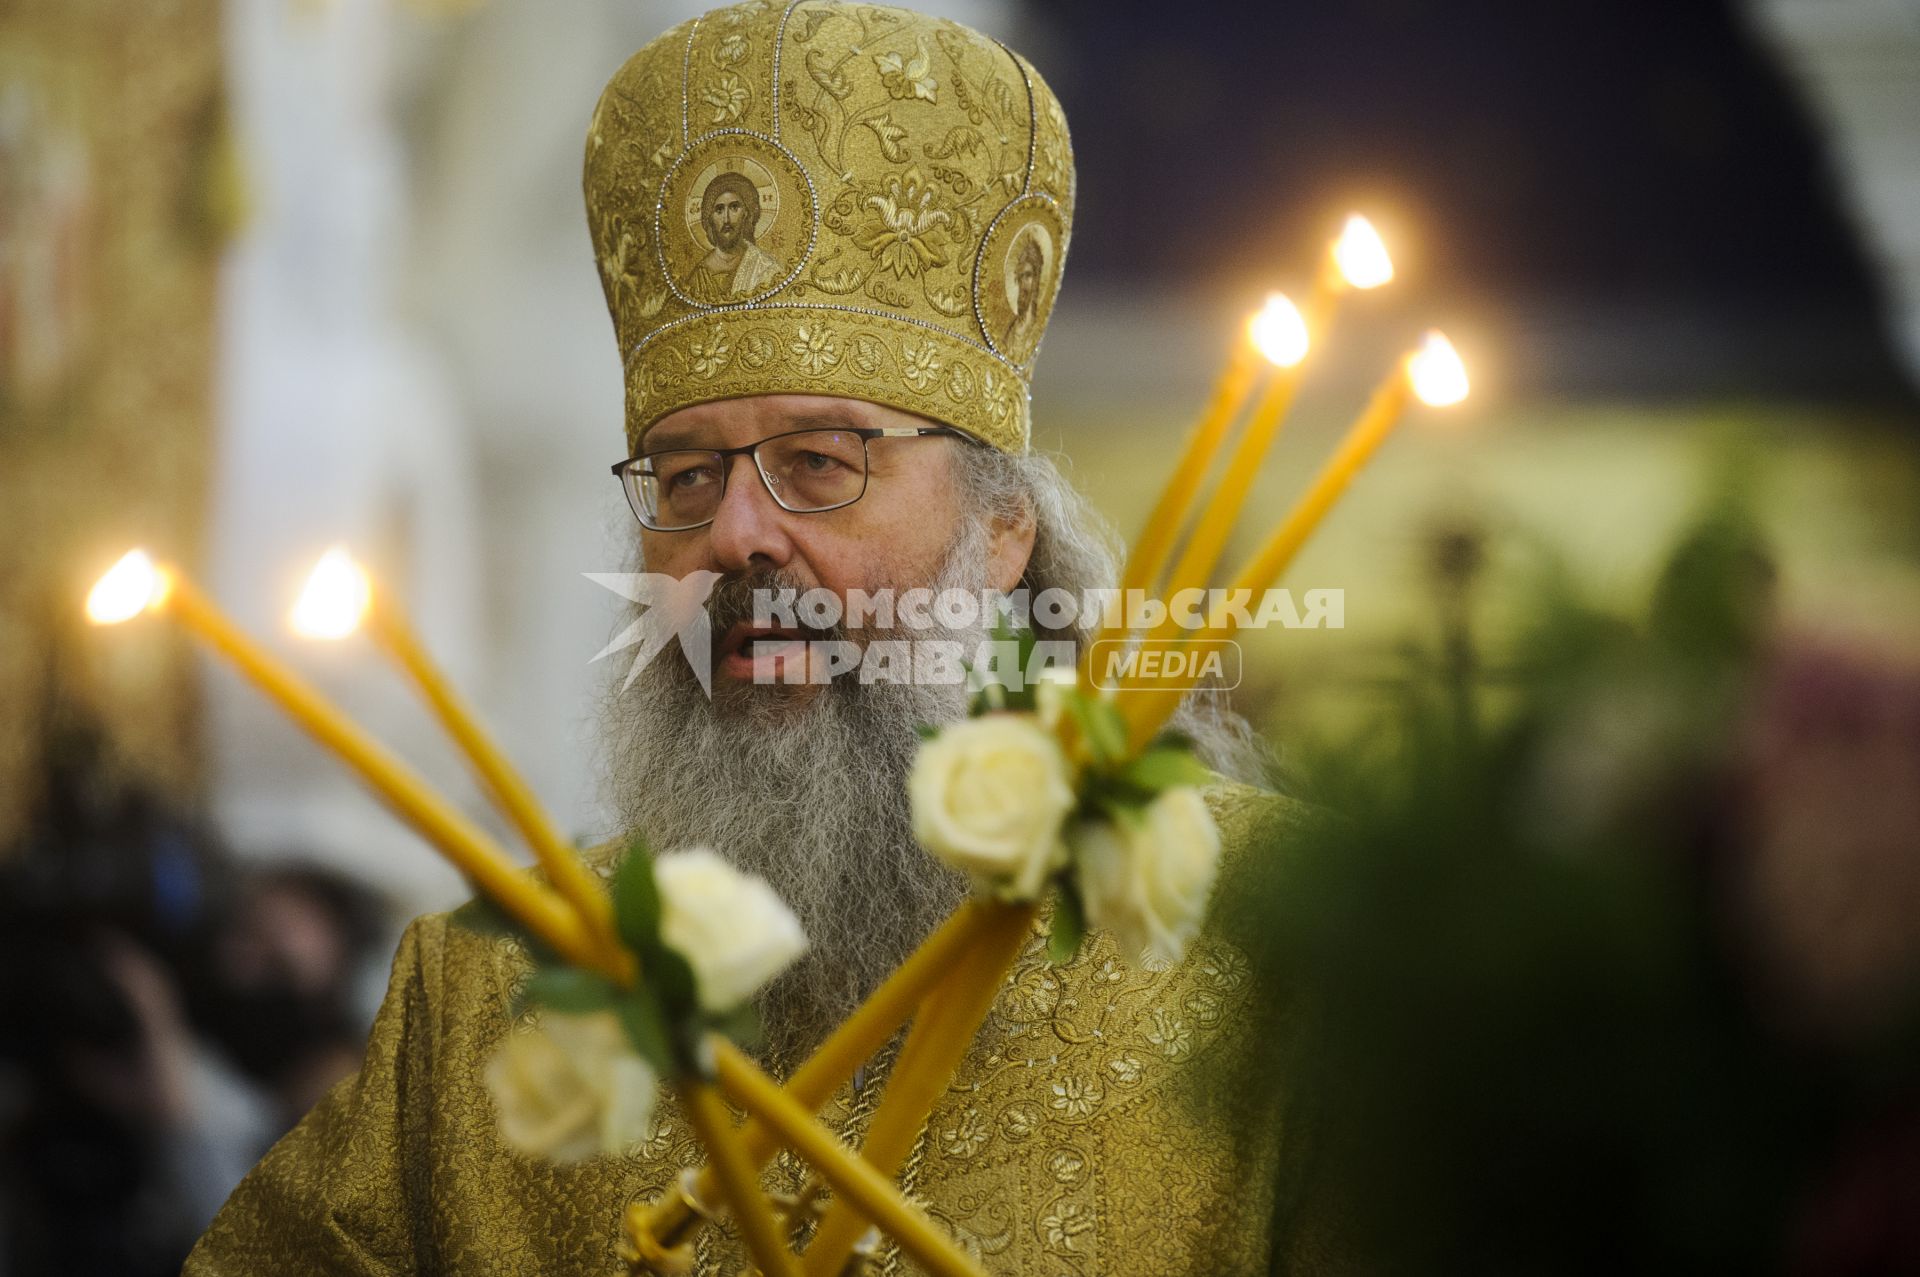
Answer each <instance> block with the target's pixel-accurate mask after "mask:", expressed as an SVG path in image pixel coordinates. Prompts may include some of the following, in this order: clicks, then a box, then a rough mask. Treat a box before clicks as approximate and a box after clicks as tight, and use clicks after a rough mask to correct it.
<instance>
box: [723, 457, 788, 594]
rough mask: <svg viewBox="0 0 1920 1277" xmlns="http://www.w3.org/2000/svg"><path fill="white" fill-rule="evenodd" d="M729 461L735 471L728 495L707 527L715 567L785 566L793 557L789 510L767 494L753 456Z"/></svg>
mask: <svg viewBox="0 0 1920 1277" xmlns="http://www.w3.org/2000/svg"><path fill="white" fill-rule="evenodd" d="M727 461H728V462H729V464H731V465H732V466H733V467H734V468H733V469H732V470H730V471H728V473H727V490H726V494H725V495H724V496H722V497H721V498H720V508H719V509H717V510H715V511H714V513H713V522H712V523H711V524H710V525H708V528H707V537H708V545H709V547H710V548H711V550H712V553H713V565H714V567H715V568H716V569H718V570H719V571H722V572H744V571H747V570H748V569H750V568H756V567H775V568H781V567H785V566H786V565H787V563H788V562H789V561H790V560H791V559H792V558H793V541H792V539H791V538H789V537H788V535H787V528H786V523H785V516H786V511H784V510H782V509H781V508H780V506H779V504H778V503H777V502H775V501H774V499H773V497H772V496H771V495H769V494H768V492H767V486H766V484H764V483H763V482H761V480H760V471H759V470H758V469H757V468H756V467H755V466H754V464H753V458H752V457H746V456H740V457H729V458H727Z"/></svg>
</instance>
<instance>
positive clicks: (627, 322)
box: [584, 0, 1074, 452]
mask: <svg viewBox="0 0 1920 1277" xmlns="http://www.w3.org/2000/svg"><path fill="white" fill-rule="evenodd" d="M584 180H585V186H586V197H587V223H588V226H589V228H590V229H591V231H592V234H593V245H594V252H595V254H596V255H597V257H598V258H599V263H600V279H601V283H602V285H603V286H604V287H605V289H606V294H607V306H608V309H610V310H611V311H612V312H613V326H614V332H615V335H616V336H617V337H618V339H619V342H620V350H621V353H622V355H623V357H624V359H625V361H626V381H627V442H628V445H629V447H630V449H631V450H632V451H633V452H638V451H639V450H640V439H641V436H642V435H644V434H645V433H646V431H647V429H648V427H650V426H652V425H653V423H654V422H656V421H658V420H659V419H660V418H661V417H663V416H665V415H666V414H668V413H670V412H673V411H675V410H677V409H680V408H684V407H687V406H688V405H690V404H697V403H704V402H707V401H709V400H714V399H729V398H734V397H736V396H740V395H762V394H783V393H784V394H824V395H844V396H847V397H849V398H854V399H866V400H871V401H873V402H875V403H881V404H886V405H888V406H890V407H894V408H901V409H904V410H906V411H908V412H913V413H919V414H921V415H923V416H927V417H932V418H934V419H936V420H939V421H944V422H946V423H948V424H950V425H953V426H956V427H958V428H959V429H961V430H964V431H966V432H967V433H968V434H971V435H974V436H976V437H977V438H980V439H983V440H985V441H987V442H988V443H991V444H993V445H994V446H996V447H999V448H1003V449H1006V450H1008V451H1013V452H1021V451H1025V449H1026V447H1027V438H1028V428H1029V418H1028V407H1027V394H1028V390H1027V387H1028V377H1029V375H1030V373H1031V372H1032V369H1033V360H1034V355H1035V353H1036V352H1037V351H1038V349H1039V346H1040V335H1041V332H1042V331H1043V330H1044V329H1045V328H1046V324H1047V318H1048V316H1049V315H1050V314H1051V313H1052V311H1053V300H1054V297H1055V296H1056V294H1057V293H1058V292H1059V289H1060V275H1061V268H1062V267H1063V265H1064V264H1065V261H1066V255H1067V237H1068V232H1069V227H1070V226H1071V224H1072V217H1073V181H1074V178H1073V150H1072V147H1071V145H1070V143H1069V142H1068V139H1067V121H1066V116H1065V114H1064V113H1063V112H1062V111H1061V109H1060V103H1059V102H1058V101H1057V100H1056V99H1055V98H1054V96H1053V93H1052V92H1051V91H1050V90H1049V89H1048V88H1047V86H1046V85H1045V84H1044V83H1042V82H1041V79H1040V76H1039V73H1038V72H1036V71H1035V70H1034V69H1033V68H1032V67H1031V66H1030V65H1028V63H1027V62H1026V60H1025V59H1023V58H1021V57H1020V56H1019V55H1018V54H1016V53H1014V52H1013V51H1012V50H1010V49H1008V48H1006V47H1005V46H1004V45H1001V44H999V43H998V42H997V41H994V40H990V39H988V38H987V37H985V36H983V35H980V34H979V33H978V32H975V31H970V30H968V29H967V28H966V27H963V26H960V25H958V24H957V23H953V22H948V21H945V20H942V19H936V18H929V17H926V16H924V15H922V14H917V13H910V12H908V11H907V10H904V9H889V8H881V7H878V6H875V5H866V4H838V3H829V2H827V0H793V2H792V3H786V4H780V3H773V2H772V0H747V3H743V4H736V5H732V6H729V7H727V8H724V9H716V10H714V11H713V12H711V13H709V14H707V15H705V16H704V17H701V18H697V19H695V20H693V21H692V22H688V23H684V24H682V25H681V26H678V27H675V28H674V29H673V30H671V31H669V32H667V33H666V34H665V35H663V36H661V37H660V38H659V39H657V40H655V41H653V42H652V43H651V44H649V45H647V47H646V48H644V49H642V50H640V52H638V53H636V54H634V55H633V57H631V58H629V59H628V60H627V63H626V65H625V66H623V67H621V68H620V70H619V71H618V72H617V73H616V74H615V75H614V77H613V79H612V81H611V82H609V83H608V85H607V87H606V90H605V92H603V93H602V94H601V95H600V104H599V106H598V107H596V108H595V110H594V116H593V126H592V128H591V130H590V131H589V133H588V135H587V157H586V172H585V179H584Z"/></svg>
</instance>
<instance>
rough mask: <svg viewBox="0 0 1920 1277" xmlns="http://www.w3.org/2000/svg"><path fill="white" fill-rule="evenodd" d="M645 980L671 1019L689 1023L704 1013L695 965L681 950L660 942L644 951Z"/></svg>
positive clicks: (642, 962) (642, 960)
mask: <svg viewBox="0 0 1920 1277" xmlns="http://www.w3.org/2000/svg"><path fill="white" fill-rule="evenodd" d="M640 961H641V964H642V965H643V966H644V968H645V976H644V978H645V980H646V982H647V985H648V987H650V988H651V989H652V990H653V992H654V993H655V995H656V996H658V997H659V999H660V1006H661V1008H662V1009H663V1010H664V1011H665V1012H666V1014H667V1018H668V1020H670V1021H672V1022H675V1023H686V1022H688V1021H691V1020H693V1019H694V1018H696V1017H697V1016H698V1015H699V1014H700V996H699V992H698V990H697V989H696V987H695V985H694V982H693V968H692V967H691V966H689V965H687V960H686V959H685V958H683V957H681V956H680V954H679V951H678V950H674V949H669V948H667V947H666V946H665V945H662V944H656V945H654V946H653V947H652V948H650V949H648V950H647V951H646V952H645V953H643V954H642V955H641V958H640Z"/></svg>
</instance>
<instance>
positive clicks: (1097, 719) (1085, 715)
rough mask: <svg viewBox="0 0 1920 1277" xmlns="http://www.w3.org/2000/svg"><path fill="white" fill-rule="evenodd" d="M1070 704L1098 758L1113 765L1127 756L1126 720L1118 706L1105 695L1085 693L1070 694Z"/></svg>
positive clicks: (1082, 731) (1081, 729)
mask: <svg viewBox="0 0 1920 1277" xmlns="http://www.w3.org/2000/svg"><path fill="white" fill-rule="evenodd" d="M1067 704H1068V706H1069V707H1070V708H1071V709H1072V711H1073V716H1074V718H1075V720H1076V721H1078V722H1079V724H1080V731H1081V734H1082V735H1084V736H1085V737H1086V738H1087V745H1088V747H1089V748H1091V749H1092V750H1093V756H1094V758H1095V760H1096V761H1098V762H1101V763H1105V764H1112V763H1115V762H1118V761H1119V760H1120V759H1121V758H1124V757H1125V756H1126V752H1127V720H1126V719H1125V718H1124V717H1123V716H1122V715H1121V713H1120V709H1119V707H1118V706H1117V705H1115V704H1114V703H1113V702H1112V701H1110V700H1107V699H1105V698H1104V697H1099V696H1084V695H1075V696H1070V697H1068V698H1067Z"/></svg>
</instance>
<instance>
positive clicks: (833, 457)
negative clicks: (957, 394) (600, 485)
mask: <svg viewBox="0 0 1920 1277" xmlns="http://www.w3.org/2000/svg"><path fill="white" fill-rule="evenodd" d="M925 435H953V436H955V437H957V438H961V439H964V438H966V436H965V435H962V434H961V433H960V432H959V431H957V430H954V429H952V428H951V427H949V426H888V427H880V426H872V427H864V428H857V427H849V428H847V429H840V430H793V431H789V432H787V433H786V434H779V435H773V436H771V437H770V438H766V439H762V440H761V441H760V442H759V443H751V444H748V445H746V446H745V447H743V448H672V449H667V450H664V451H661V452H643V453H641V454H640V455H639V456H637V457H628V458H627V459H626V460H625V461H621V462H617V463H615V465H614V467H613V474H614V477H615V478H617V479H619V480H620V486H621V487H623V488H625V489H626V493H627V504H628V505H630V506H632V507H633V513H634V516H635V517H636V518H638V519H639V520H640V524H641V526H642V527H645V528H649V529H651V530H652V531H655V532H687V531H690V530H692V529H694V528H703V527H705V526H706V525H707V524H709V523H712V522H713V519H714V516H715V515H716V514H718V513H719V511H720V499H721V498H722V497H724V496H725V495H726V493H727V475H728V473H729V472H730V471H731V470H732V469H733V467H732V465H731V464H730V461H731V459H732V458H734V457H738V456H742V455H745V456H749V457H752V458H753V468H754V469H755V470H757V471H759V472H760V482H762V483H764V484H765V485H766V487H767V493H768V495H770V496H771V497H772V498H773V499H774V500H775V501H776V502H778V503H779V506H780V508H781V509H782V510H787V511H790V512H792V513H794V514H819V513H821V512H822V511H824V510H838V509H839V508H840V507H841V506H846V505H852V504H853V503H854V502H856V501H858V500H859V499H860V498H861V497H862V496H864V495H866V491H867V444H868V443H870V442H872V441H873V440H875V439H913V438H918V437H921V436H925Z"/></svg>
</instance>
